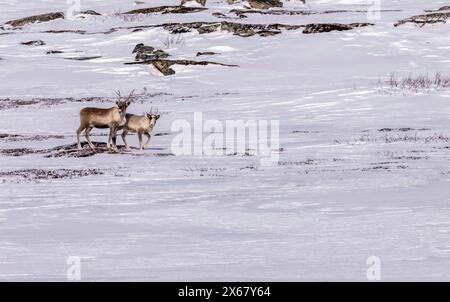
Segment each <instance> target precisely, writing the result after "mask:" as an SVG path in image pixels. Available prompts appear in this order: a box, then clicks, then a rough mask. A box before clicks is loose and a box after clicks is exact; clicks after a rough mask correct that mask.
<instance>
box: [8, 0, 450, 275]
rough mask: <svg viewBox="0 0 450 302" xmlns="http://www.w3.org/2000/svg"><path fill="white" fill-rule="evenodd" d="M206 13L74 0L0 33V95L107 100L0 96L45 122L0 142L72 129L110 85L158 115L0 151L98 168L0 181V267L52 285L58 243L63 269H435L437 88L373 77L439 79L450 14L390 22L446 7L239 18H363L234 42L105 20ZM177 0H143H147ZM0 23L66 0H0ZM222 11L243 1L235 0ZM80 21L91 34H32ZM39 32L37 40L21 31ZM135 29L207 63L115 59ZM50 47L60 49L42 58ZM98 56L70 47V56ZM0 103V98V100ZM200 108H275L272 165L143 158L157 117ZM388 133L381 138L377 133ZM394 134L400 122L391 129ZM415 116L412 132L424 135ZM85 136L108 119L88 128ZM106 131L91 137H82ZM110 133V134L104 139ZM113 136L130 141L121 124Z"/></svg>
mask: <svg viewBox="0 0 450 302" xmlns="http://www.w3.org/2000/svg"><path fill="white" fill-rule="evenodd" d="M207 2H208V3H207V6H208V7H209V8H210V9H209V10H208V11H204V12H199V13H192V14H182V15H179V14H165V15H160V14H153V15H148V16H142V17H139V18H137V19H136V20H127V19H124V18H121V17H117V16H115V15H114V14H115V13H117V12H124V11H127V10H130V9H135V8H137V7H140V6H136V5H134V4H133V1H128V0H127V1H123V0H121V1H119V0H113V1H94V0H83V1H81V5H82V9H83V10H84V9H93V10H96V11H98V12H100V13H102V14H103V15H102V16H96V17H92V16H91V17H87V18H86V19H76V20H67V19H64V20H55V21H52V22H48V23H40V24H32V25H28V26H26V27H24V29H22V30H5V31H4V32H8V33H10V32H12V33H11V34H5V35H2V30H0V58H1V60H0V70H1V72H0V98H11V99H21V100H30V99H33V98H68V97H73V98H81V97H106V98H109V99H110V102H95V103H93V102H70V101H68V102H63V103H61V104H55V105H44V104H43V105H40V104H35V105H27V106H18V107H15V108H9V107H5V108H3V109H0V133H9V134H18V135H28V136H32V135H50V134H51V135H62V136H64V138H63V139H49V140H43V141H8V140H1V139H0V149H8V148H31V149H45V148H52V147H56V146H60V145H64V144H70V143H74V142H75V140H76V137H75V130H76V128H77V127H78V122H79V118H78V111H79V110H80V109H81V108H83V107H86V106H93V105H95V106H98V107H104V108H105V107H108V106H111V104H113V101H114V91H115V90H117V89H120V90H121V91H123V92H128V91H130V90H132V89H136V90H137V91H138V92H141V91H143V89H146V91H147V92H149V93H152V94H154V95H151V96H148V97H143V98H142V99H141V101H140V102H137V103H135V104H133V105H132V106H131V107H130V108H129V111H130V112H135V113H142V112H143V111H145V110H148V109H149V107H150V106H153V107H158V108H159V109H160V110H163V111H165V112H167V113H168V114H167V115H164V116H163V117H162V118H161V119H160V120H159V121H158V124H157V126H156V128H155V132H159V133H165V132H167V133H169V135H163V136H157V137H154V138H153V139H152V143H151V147H150V149H148V150H146V151H144V152H140V151H137V150H134V151H133V153H132V154H99V155H96V156H93V157H87V158H68V157H60V158H45V157H44V156H43V155H42V154H31V155H25V156H19V157H12V156H6V155H1V154H0V172H1V171H12V170H20V169H32V168H36V169H49V170H52V169H87V168H95V169H99V170H102V171H103V172H104V174H103V175H92V176H87V177H80V178H73V179H56V180H53V181H48V180H43V181H37V182H33V181H32V182H24V181H22V180H21V179H20V178H17V179H13V180H11V179H7V178H3V179H2V180H3V183H2V182H1V180H0V192H1V195H0V280H27V281H28V280H51V281H64V280H66V270H67V267H68V265H67V264H66V260H67V257H69V256H79V257H81V259H82V271H81V277H82V280H84V281H93V280H107V281H113V280H115V281H118V280H125V281H128V280H144V281H216V280H219V281H301V280H318V281H342V280H355V281H365V280H367V278H366V270H367V268H368V265H367V264H366V259H367V258H368V257H370V256H377V257H379V258H380V260H381V269H382V280H383V281H392V280H447V281H448V280H449V279H450V206H449V201H450V198H449V196H450V183H449V181H450V168H449V165H448V163H449V159H450V153H449V150H450V149H449V148H450V139H449V137H450V129H449V113H450V105H449V102H450V91H449V90H448V89H447V90H446V89H442V90H439V91H431V92H420V91H419V92H411V91H405V92H401V93H398V92H394V93H390V92H386V91H384V90H383V89H381V90H380V87H379V86H378V85H377V81H379V80H385V79H387V78H388V77H389V74H390V73H392V72H395V73H396V74H397V75H398V76H399V77H401V76H407V75H409V74H413V75H418V74H426V73H429V74H434V73H435V72H442V73H443V74H446V75H449V74H450V46H449V45H450V36H449V35H448V32H449V29H450V27H449V26H450V25H449V24H435V25H427V26H424V27H418V26H415V25H410V24H405V25H403V26H400V27H394V26H393V24H394V23H395V22H396V21H398V20H400V19H403V18H407V17H410V16H412V15H416V14H421V13H423V12H424V10H425V9H437V8H439V7H441V6H444V5H449V3H448V1H407V0H397V1H382V6H381V8H382V9H385V10H400V11H390V12H382V13H381V18H380V19H379V20H367V15H366V14H365V13H363V12H348V13H332V14H317V15H309V16H303V15H298V16H275V15H258V14H249V15H248V18H247V19H243V20H239V19H236V20H230V21H235V22H246V23H247V22H248V23H284V24H308V23H316V22H318V23H331V22H341V23H352V22H373V23H374V24H375V26H372V27H365V28H360V29H355V30H351V31H346V32H330V33H323V34H310V35H305V34H302V33H301V30H299V31H284V32H283V33H282V34H280V35H277V36H273V37H266V38H263V37H259V36H254V37H250V38H242V37H238V36H233V35H231V34H230V33H228V32H215V33H211V34H205V35H199V34H198V33H197V32H196V31H195V30H194V31H192V32H190V33H185V34H183V35H182V41H183V43H179V44H176V45H171V46H170V48H167V47H165V45H164V44H165V43H164V42H165V41H166V39H167V38H168V37H169V36H170V35H169V33H168V32H167V31H165V30H164V29H162V28H149V29H145V30H143V31H139V32H133V33H132V32H131V30H129V29H122V30H118V31H116V32H113V33H110V34H104V33H103V32H105V31H107V30H108V29H110V28H112V27H121V26H122V27H127V26H137V25H149V24H161V23H165V22H191V21H221V19H217V18H215V17H214V16H212V15H211V13H212V12H214V11H219V12H222V13H228V11H229V9H230V6H229V5H228V4H226V2H225V1H207ZM178 3H179V1H147V5H144V6H142V7H148V6H157V5H175V4H178ZM285 4H286V5H285V6H286V9H303V10H314V11H324V10H335V9H339V10H342V9H349V10H361V9H367V5H366V4H365V1H348V0H346V1H325V0H310V1H308V3H307V5H306V6H305V5H302V4H301V3H299V2H295V1H290V2H285ZM0 7H1V12H0V23H4V22H6V21H8V20H11V19H14V18H20V17H25V16H29V15H35V14H39V13H47V12H54V11H64V12H65V11H66V10H67V9H68V5H67V4H66V3H65V1H56V0H54V1H50V0H47V1H36V0H26V1H25V0H23V1H0ZM235 7H242V4H236V5H235ZM58 29H60V30H68V29H71V30H74V29H77V30H86V31H88V32H89V33H91V34H88V35H81V34H76V33H61V34H54V33H43V31H46V30H58ZM30 40H43V41H45V43H46V45H45V46H38V47H32V46H24V45H20V43H21V42H25V41H30ZM137 43H145V44H146V45H152V46H155V47H159V48H163V49H165V50H166V51H167V52H169V53H170V54H171V55H172V57H173V58H177V59H181V58H183V59H197V58H196V57H195V54H196V53H197V52H198V51H216V52H220V54H219V55H216V56H211V57H201V59H207V60H212V61H217V62H221V63H227V64H237V65H239V66H240V67H239V68H228V67H222V66H193V67H192V66H186V67H181V66H177V67H175V70H176V71H177V73H176V74H175V75H173V76H168V77H164V76H162V75H160V74H159V73H158V71H156V70H155V69H154V68H153V67H150V66H144V65H124V64H123V63H125V62H131V61H133V56H132V54H131V51H132V50H133V48H134V46H135V45H136V44H137ZM50 50H62V51H64V53H62V54H53V55H47V54H46V52H47V51H50ZM77 56H101V58H99V59H94V60H88V61H74V60H66V59H65V58H68V57H71V58H72V57H77ZM0 108H1V107H0ZM193 112H203V115H204V117H205V119H208V118H209V119H218V120H221V121H225V120H227V119H243V120H247V119H257V120H280V144H281V147H282V148H283V151H282V152H281V153H280V162H279V164H278V165H275V166H272V167H262V166H260V165H259V159H258V158H257V157H251V156H239V155H238V156H215V157H212V156H197V155H190V156H156V154H157V153H163V154H169V153H171V149H170V145H171V141H172V139H173V137H174V135H175V134H174V133H171V131H170V129H171V124H172V122H173V121H174V120H177V119H188V120H192V117H193ZM384 128H391V129H394V130H393V131H389V132H382V131H379V130H380V129H384ZM400 128H411V129H412V130H408V131H400V130H395V129H400ZM423 129H425V130H423ZM93 132H94V134H101V133H105V134H106V131H102V130H94V131H93ZM94 139H95V140H96V141H106V136H94ZM119 142H120V143H121V141H120V140H119ZM129 142H130V143H131V144H132V145H133V146H136V145H137V139H136V138H135V137H134V136H133V137H130V138H129Z"/></svg>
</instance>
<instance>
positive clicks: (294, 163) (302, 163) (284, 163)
mask: <svg viewBox="0 0 450 302" xmlns="http://www.w3.org/2000/svg"><path fill="white" fill-rule="evenodd" d="M318 163H319V161H318V160H317V159H312V158H308V159H306V160H302V161H292V160H289V161H279V162H278V165H279V166H306V165H316V164H318Z"/></svg>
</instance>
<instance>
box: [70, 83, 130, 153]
mask: <svg viewBox="0 0 450 302" xmlns="http://www.w3.org/2000/svg"><path fill="white" fill-rule="evenodd" d="M133 92H134V90H133V91H132V92H131V93H130V95H129V96H128V97H127V98H124V97H122V96H121V95H120V91H117V92H116V94H117V97H118V101H117V102H116V105H117V107H112V108H109V109H100V108H84V109H81V111H80V127H79V128H78V130H77V142H78V145H77V147H78V150H81V144H80V134H81V132H82V131H83V130H85V135H86V140H87V142H88V144H89V146H90V147H91V149H92V150H94V151H95V146H94V145H93V144H92V142H91V139H90V138H89V133H90V132H91V130H92V128H99V129H106V128H109V138H108V143H107V144H106V146H107V147H108V149H109V148H110V146H112V149H113V150H114V151H116V152H117V151H118V150H117V146H116V143H115V141H113V137H115V135H116V132H117V129H118V128H119V127H121V126H123V125H124V124H125V122H126V119H125V115H126V110H127V108H128V106H130V103H131V100H132V98H133Z"/></svg>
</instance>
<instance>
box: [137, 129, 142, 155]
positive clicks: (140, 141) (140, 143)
mask: <svg viewBox="0 0 450 302" xmlns="http://www.w3.org/2000/svg"><path fill="white" fill-rule="evenodd" d="M138 138H139V149H140V150H141V151H142V150H143V148H142V132H138Z"/></svg>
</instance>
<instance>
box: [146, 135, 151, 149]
mask: <svg viewBox="0 0 450 302" xmlns="http://www.w3.org/2000/svg"><path fill="white" fill-rule="evenodd" d="M144 134H145V136H147V142H146V143H145V144H144V149H147V148H148V145H150V139H151V138H152V135H151V134H150V133H149V132H145V133H144Z"/></svg>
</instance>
